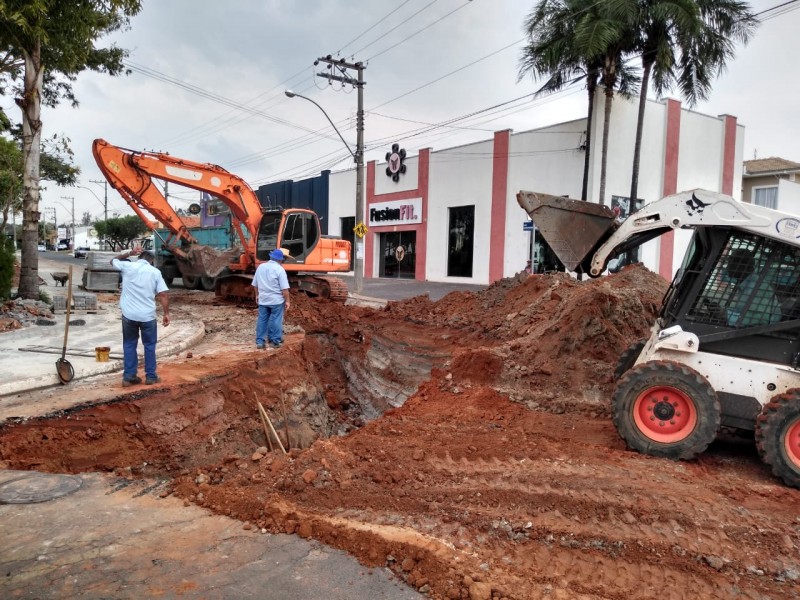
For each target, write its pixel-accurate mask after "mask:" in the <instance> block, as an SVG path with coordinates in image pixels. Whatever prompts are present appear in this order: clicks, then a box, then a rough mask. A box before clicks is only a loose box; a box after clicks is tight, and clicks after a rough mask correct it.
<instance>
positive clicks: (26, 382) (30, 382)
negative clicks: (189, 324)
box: [0, 321, 206, 396]
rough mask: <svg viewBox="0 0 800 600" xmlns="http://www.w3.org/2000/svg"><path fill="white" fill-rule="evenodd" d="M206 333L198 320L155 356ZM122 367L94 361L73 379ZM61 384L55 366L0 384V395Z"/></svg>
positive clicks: (173, 351) (169, 352) (185, 345)
mask: <svg viewBox="0 0 800 600" xmlns="http://www.w3.org/2000/svg"><path fill="white" fill-rule="evenodd" d="M205 334H206V325H205V323H203V322H202V321H198V322H197V323H195V324H194V325H193V328H192V331H191V333H190V334H189V336H188V337H186V338H184V339H183V340H181V341H180V342H175V343H171V344H164V345H160V344H159V346H158V348H157V350H156V356H157V357H158V358H162V357H164V356H171V355H173V354H178V353H179V352H182V351H183V350H186V349H187V348H190V347H192V346H194V345H195V344H197V343H198V342H200V340H202V339H203V337H205ZM56 360H57V357H56V355H53V364H54V365H55V362H56ZM122 369H123V363H122V361H121V360H119V359H117V360H111V361H108V362H104V363H95V364H93V365H92V366H91V367H82V368H78V369H75V377H74V378H73V381H75V380H76V379H85V378H87V377H93V376H95V375H102V374H103V373H113V372H114V371H121V370H122ZM59 385H61V381H60V380H59V378H58V375H57V374H56V372H55V368H54V369H53V372H52V373H48V374H47V375H37V376H35V377H29V378H27V379H23V380H17V381H10V382H7V383H3V384H0V396H8V395H11V394H20V393H23V392H28V391H31V390H38V389H42V388H47V387H53V386H59Z"/></svg>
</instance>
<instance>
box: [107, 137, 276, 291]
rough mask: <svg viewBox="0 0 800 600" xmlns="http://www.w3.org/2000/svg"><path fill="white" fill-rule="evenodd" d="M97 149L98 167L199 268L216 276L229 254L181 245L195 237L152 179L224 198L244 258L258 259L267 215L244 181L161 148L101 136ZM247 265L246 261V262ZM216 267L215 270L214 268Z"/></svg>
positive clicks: (169, 245)
mask: <svg viewBox="0 0 800 600" xmlns="http://www.w3.org/2000/svg"><path fill="white" fill-rule="evenodd" d="M92 152H93V154H94V158H95V161H96V162H97V165H98V167H99V168H100V170H101V171H102V172H103V175H104V176H105V177H106V179H107V180H108V181H109V183H111V185H112V187H114V189H116V190H117V191H118V192H119V193H120V195H121V196H122V197H123V198H124V199H125V201H126V202H127V203H128V205H129V206H130V207H131V208H132V209H133V210H134V212H136V214H137V215H139V216H140V217H142V219H143V220H144V221H145V223H147V224H148V226H149V227H150V226H151V225H150V221H149V219H147V218H145V217H144V214H143V211H147V212H149V213H150V214H152V215H153V216H154V217H155V218H156V219H157V220H158V221H160V222H161V223H162V224H163V225H164V227H166V228H167V229H168V230H169V231H170V232H171V234H172V236H171V239H170V240H167V241H166V243H165V245H166V246H167V248H168V249H169V250H170V252H172V253H173V254H175V255H176V256H177V257H179V258H181V259H183V261H184V262H187V263H189V264H191V265H193V266H194V269H191V270H193V271H194V272H196V273H198V274H202V275H210V276H213V275H216V274H217V273H219V272H220V271H221V270H222V269H223V268H224V267H225V263H226V261H227V259H228V258H230V253H227V254H226V255H225V256H220V255H219V254H217V255H213V256H212V254H210V253H209V252H208V250H210V249H206V250H207V251H206V252H200V251H198V249H196V248H193V247H190V252H186V251H184V250H182V249H181V246H180V245H181V242H186V243H188V244H195V242H196V240H195V239H194V238H193V237H192V235H191V234H190V233H189V232H188V230H187V229H186V226H185V225H184V224H183V222H182V221H181V219H180V217H179V216H178V214H177V213H176V212H175V211H174V210H173V209H172V207H171V206H170V205H169V203H168V202H167V200H166V198H165V197H164V195H163V194H162V193H161V190H159V188H158V186H156V185H155V184H154V182H153V178H156V179H161V180H164V181H168V182H171V183H176V184H179V185H183V186H185V187H189V188H192V189H195V190H198V191H201V192H208V193H209V194H211V195H213V196H215V197H217V198H219V199H220V200H222V201H223V202H224V203H225V204H226V205H227V206H228V207H229V208H230V210H231V219H232V222H233V225H234V229H235V230H236V232H237V234H238V236H239V241H240V243H241V246H242V248H243V249H244V252H242V254H241V257H240V260H241V261H244V262H246V263H248V262H249V263H251V262H253V261H254V257H255V245H256V238H257V237H258V227H259V223H260V221H261V215H262V213H263V211H262V208H261V204H260V203H259V202H258V198H257V197H256V194H255V192H253V190H252V189H251V188H250V186H249V185H248V184H247V183H246V182H245V181H244V180H242V179H240V178H239V177H237V176H236V175H233V174H231V173H229V172H228V171H226V170H225V169H223V168H222V167H219V166H217V165H213V164H209V163H196V162H193V161H189V160H184V159H180V158H176V157H173V156H170V155H169V154H165V153H159V152H139V151H134V150H129V149H126V148H121V147H119V146H114V145H113V144H109V143H108V142H106V141H105V140H102V139H97V140H95V141H94V143H93V144H92ZM242 266H243V267H244V265H242ZM215 271H216V272H215Z"/></svg>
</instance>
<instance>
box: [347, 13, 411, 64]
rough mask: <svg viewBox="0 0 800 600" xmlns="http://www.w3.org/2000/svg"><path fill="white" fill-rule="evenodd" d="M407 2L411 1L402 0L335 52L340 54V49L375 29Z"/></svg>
mask: <svg viewBox="0 0 800 600" xmlns="http://www.w3.org/2000/svg"><path fill="white" fill-rule="evenodd" d="M409 2H411V0H406V1H405V2H403V3H402V4H401V5H400V6H398V7H397V8H395V9H394V10H392V11H390V12H389V13H387V14H386V15H384V16H383V18H381V19H379V20H378V21H377V22H376V23H374V24H373V25H372V26H370V27H368V28H367V29H365V30H364V31H362V32H361V33H359V34H358V35H357V36H356V37H354V38H353V39H352V40H350V41H349V42H347V43H346V44H345V45H344V46H342V47H341V48H340V49H339V50H337V51H336V54H337V55H340V54H341V53H342V51H343V50H344V49H345V48H347V47H348V46H349V45H350V44H352V43H353V42H356V41H357V40H359V39H361V38H362V37H364V36H365V35H366V34H367V33H369V32H370V31H372V30H373V29H375V28H376V27H377V26H378V25H380V24H381V23H383V22H384V21H385V20H386V19H388V18H389V17H391V16H392V15H393V14H394V13H396V12H397V11H398V10H400V9H401V8H403V7H404V6H405V5H406V4H408V3H409Z"/></svg>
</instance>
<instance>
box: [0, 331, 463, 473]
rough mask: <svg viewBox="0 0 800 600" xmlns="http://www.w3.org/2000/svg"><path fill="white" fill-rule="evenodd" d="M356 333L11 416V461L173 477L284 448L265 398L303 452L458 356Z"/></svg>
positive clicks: (396, 402) (6, 429)
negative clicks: (175, 381)
mask: <svg viewBox="0 0 800 600" xmlns="http://www.w3.org/2000/svg"><path fill="white" fill-rule="evenodd" d="M357 335H358V336H359V337H360V338H361V339H355V340H348V341H349V344H338V345H337V338H336V337H334V336H329V335H323V334H319V335H309V336H307V337H305V338H304V339H303V341H302V343H301V344H300V345H299V346H294V347H285V348H284V349H283V350H281V351H280V352H278V353H273V354H269V355H266V356H261V357H259V356H258V355H254V356H253V357H252V358H251V359H249V360H245V361H244V362H243V363H242V364H240V365H239V366H237V367H235V368H233V369H232V370H227V371H226V372H219V373H209V374H208V375H207V376H206V377H205V378H204V379H203V380H202V381H201V382H200V383H192V384H184V385H182V386H175V387H171V388H166V389H156V390H153V391H150V390H148V391H145V392H135V393H132V394H124V395H120V396H117V397H116V398H113V399H112V400H110V401H107V402H104V403H102V404H96V405H91V406H77V407H75V408H72V409H70V410H67V411H62V412H59V413H56V414H52V415H48V416H46V417H43V418H37V419H26V420H16V421H13V420H12V421H10V422H7V423H6V424H4V426H3V427H2V429H0V460H2V461H4V462H5V463H6V464H7V465H8V466H9V467H10V468H12V469H21V470H38V471H46V472H58V473H79V472H86V471H116V472H117V473H118V474H121V475H122V474H132V475H134V476H146V477H159V478H163V477H170V476H174V475H176V474H178V473H186V472H188V471H189V470H194V469H198V468H202V467H207V466H210V465H214V464H217V463H220V462H225V461H230V459H231V457H250V456H251V455H252V454H253V453H254V452H255V451H256V450H257V449H259V448H261V449H262V452H263V448H274V449H275V450H276V451H279V447H278V446H279V445H278V443H277V441H276V440H275V437H274V435H273V434H272V433H269V432H268V429H269V425H268V424H267V425H265V422H264V421H263V420H262V419H261V418H260V415H259V409H258V403H260V404H261V405H262V406H263V407H264V409H265V411H266V413H267V416H268V417H269V422H270V423H271V424H272V426H273V427H274V429H275V431H276V432H277V435H278V436H279V438H280V441H281V443H282V445H283V446H284V447H285V448H286V449H287V450H292V449H303V448H307V447H308V446H310V445H311V443H312V442H313V441H314V440H316V439H320V438H329V437H331V436H341V435H346V434H347V433H349V432H351V431H353V430H355V429H357V428H359V427H361V426H362V425H363V424H364V423H365V422H367V421H371V420H374V419H376V418H378V417H380V416H381V415H382V414H383V413H384V412H385V411H386V410H387V409H390V408H396V407H398V406H401V405H402V404H403V402H405V400H406V399H407V398H408V397H410V396H411V395H412V394H413V393H414V392H415V391H416V390H417V388H418V387H419V385H420V384H421V383H422V382H423V381H425V380H427V379H428V378H429V377H430V373H431V370H432V369H433V368H434V367H437V366H441V365H443V364H444V363H445V362H446V361H447V360H448V358H449V354H448V353H447V352H446V351H443V350H439V349H438V348H437V347H436V346H435V340H433V339H429V340H427V341H426V340H424V339H422V338H421V337H417V340H416V342H417V343H415V344H414V345H413V346H412V345H410V344H409V343H408V342H406V341H404V340H398V339H392V338H391V337H386V336H378V335H372V336H370V338H369V340H366V339H364V338H363V335H362V334H357ZM421 335H422V337H424V334H421ZM354 342H355V343H354ZM346 346H350V347H351V348H354V351H353V350H348V349H347V348H346ZM268 436H269V438H268ZM287 437H288V441H287Z"/></svg>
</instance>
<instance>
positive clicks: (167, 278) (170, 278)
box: [164, 277, 173, 287]
mask: <svg viewBox="0 0 800 600" xmlns="http://www.w3.org/2000/svg"><path fill="white" fill-rule="evenodd" d="M172 280H173V278H172V277H164V283H166V284H167V287H172Z"/></svg>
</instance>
